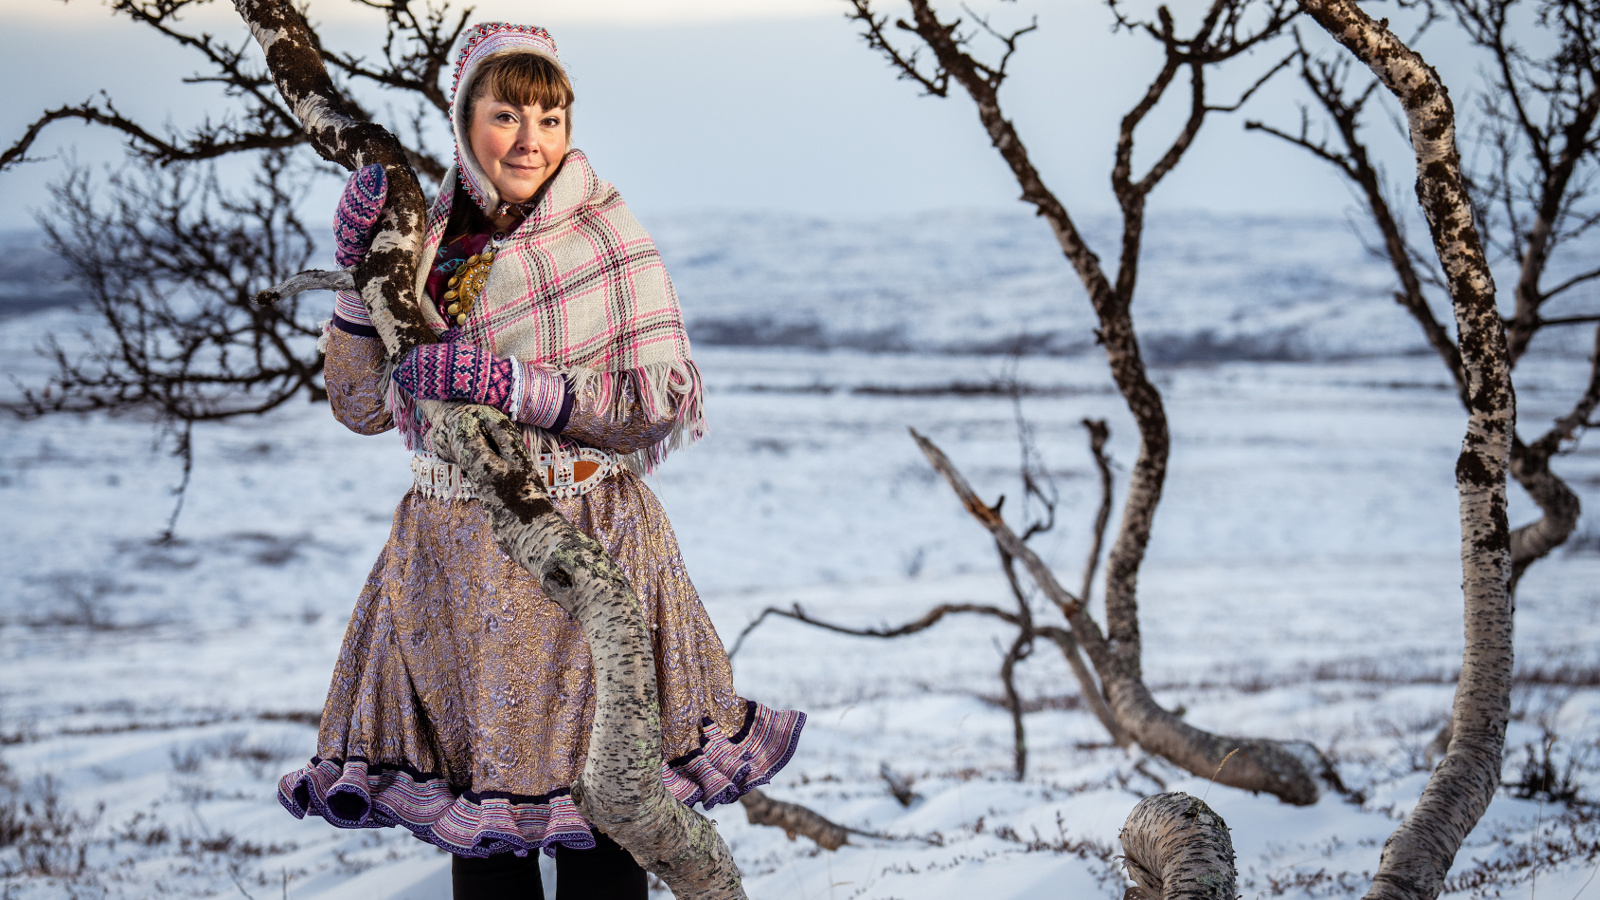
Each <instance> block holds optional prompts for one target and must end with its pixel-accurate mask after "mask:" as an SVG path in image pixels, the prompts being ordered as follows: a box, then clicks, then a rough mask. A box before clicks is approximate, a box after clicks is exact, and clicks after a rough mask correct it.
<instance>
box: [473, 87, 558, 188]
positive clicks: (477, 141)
mask: <svg viewBox="0 0 1600 900" xmlns="http://www.w3.org/2000/svg"><path fill="white" fill-rule="evenodd" d="M468 138H469V140H470V141H471V142H472V155H473V156H476V157H477V158H478V165H480V166H482V167H483V171H484V172H485V173H487V174H488V176H489V181H490V182H491V183H493V184H494V187H495V190H497V191H499V192H500V199H501V200H502V201H504V202H506V203H526V202H527V201H529V200H531V199H533V195H534V192H535V191H537V190H539V188H540V186H542V185H543V184H544V183H545V181H546V180H547V179H549V177H550V175H551V174H552V173H554V172H555V170H556V167H557V166H559V165H560V164H561V160H562V159H563V158H564V157H565V156H566V155H567V111H566V110H565V109H545V108H544V107H542V106H539V105H537V104H535V105H533V106H517V105H515V104H513V103H507V102H506V101H504V100H496V99H495V98H494V97H489V96H485V97H480V98H478V100H477V102H476V103H475V104H474V105H473V108H472V129H471V131H470V133H469V134H468Z"/></svg>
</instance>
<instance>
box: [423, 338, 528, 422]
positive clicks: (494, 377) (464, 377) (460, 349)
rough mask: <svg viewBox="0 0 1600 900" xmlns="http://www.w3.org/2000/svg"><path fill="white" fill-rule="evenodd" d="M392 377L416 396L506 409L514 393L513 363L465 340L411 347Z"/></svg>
mask: <svg viewBox="0 0 1600 900" xmlns="http://www.w3.org/2000/svg"><path fill="white" fill-rule="evenodd" d="M393 377H394V383H395V384H396V385H397V386H398V387H399V388H400V390H402V391H405V392H406V393H407V394H410V395H411V396H412V397H415V398H417V399H418V400H470V401H472V402H473V403H482V404H484V405H486V406H493V407H495V408H497V409H500V410H502V411H509V410H510V408H511V401H512V400H513V398H515V397H516V394H515V392H514V391H513V388H514V387H515V386H516V380H517V376H516V364H515V363H513V362H512V361H511V360H509V359H500V358H498V357H496V356H494V355H493V354H492V353H490V352H489V351H487V350H485V349H483V348H482V347H479V346H478V345H476V344H472V343H468V342H466V341H446V342H444V343H438V344H423V345H421V346H418V347H413V348H412V349H411V352H409V353H407V354H406V355H405V358H404V359H402V360H400V364H399V365H398V366H395V369H394V376H393Z"/></svg>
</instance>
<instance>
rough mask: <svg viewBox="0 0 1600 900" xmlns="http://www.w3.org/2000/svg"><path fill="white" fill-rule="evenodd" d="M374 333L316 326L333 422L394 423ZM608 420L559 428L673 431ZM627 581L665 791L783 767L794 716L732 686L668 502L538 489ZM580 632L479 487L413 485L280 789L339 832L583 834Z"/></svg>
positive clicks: (618, 441)
mask: <svg viewBox="0 0 1600 900" xmlns="http://www.w3.org/2000/svg"><path fill="white" fill-rule="evenodd" d="M381 361H382V346H381V344H380V343H379V342H378V340H377V339H375V338H370V337H361V336H358V335H353V334H348V333H346V332H344V331H340V330H338V329H334V330H332V331H330V332H329V344H328V348H327V367H326V370H325V371H326V381H327V386H328V396H329V401H330V404H331V406H332V408H333V413H334V415H335V417H337V418H338V419H339V421H340V422H342V423H344V424H345V425H346V426H347V427H349V428H350V429H352V430H354V431H357V432H359V433H362V434H376V433H378V432H381V431H385V430H388V429H389V428H391V427H393V420H392V418H391V416H390V413H389V411H388V409H387V408H386V407H385V405H384V402H383V396H382V393H381V385H382V380H381V377H380V375H379V365H380V363H381ZM641 419H642V417H641V416H640V414H639V413H638V412H637V406H635V411H634V412H633V413H632V414H630V415H628V416H626V417H624V418H622V419H615V418H611V417H608V416H605V415H601V414H599V413H597V412H596V411H595V410H593V409H591V408H587V406H586V404H585V402H584V399H583V398H582V397H578V398H576V399H575V407H574V409H573V411H572V414H571V417H570V419H569V422H568V425H567V427H566V430H565V431H564V432H563V437H564V438H567V439H571V440H573V441H575V442H577V443H579V444H584V445H588V446H593V447H598V448H602V449H607V450H615V451H617V452H620V453H628V452H631V451H633V450H635V449H638V448H639V447H642V446H648V445H649V444H652V443H654V442H655V441H657V440H659V439H660V438H661V437H662V436H663V435H664V434H665V430H666V429H667V428H670V427H671V426H670V423H651V422H647V421H642V420H641ZM553 502H554V503H555V505H556V507H557V509H559V510H560V511H561V514H562V515H563V516H565V517H566V518H567V520H568V521H569V522H571V523H572V524H573V525H574V526H575V527H577V528H578V529H579V530H581V531H583V532H584V533H586V534H588V535H591V536H592V537H594V538H595V539H597V540H598V541H600V543H601V544H603V545H604V546H605V548H606V550H607V552H609V553H610V554H611V556H612V557H613V558H614V559H615V560H616V561H617V563H618V564H619V565H620V566H621V567H622V568H623V570H624V571H625V572H626V573H627V575H628V579H629V580H630V581H631V582H632V584H633V587H634V590H635V591H636V592H637V594H638V597H639V600H640V602H641V603H642V604H643V606H644V611H645V618H646V621H648V622H649V624H650V627H651V629H652V634H653V636H654V650H655V658H656V671H657V677H658V683H659V690H660V699H661V731H662V749H663V755H664V757H665V758H664V759H663V761H662V765H661V776H662V778H663V780H664V781H665V783H666V787H667V789H668V790H669V791H671V793H672V794H673V795H674V796H676V797H677V798H678V799H679V800H682V801H683V802H685V803H691V804H692V803H695V802H698V803H700V804H702V805H703V806H705V807H711V806H714V805H717V804H719V803H727V802H730V801H732V800H734V799H736V798H738V797H739V796H740V795H741V794H743V793H744V792H745V791H748V790H750V789H751V788H753V787H756V786H757V785H760V784H764V783H765V782H766V781H767V780H768V779H770V778H771V777H772V776H773V775H774V774H776V772H777V771H778V770H779V769H781V768H782V767H783V765H784V764H785V763H787V762H788V761H789V758H790V757H791V756H792V755H793V753H794V748H795V744H796V742H797V740H798V739H799V735H800V729H801V727H802V726H803V725H804V722H805V716H804V714H802V713H799V712H795V711H788V710H773V709H769V708H767V707H765V706H762V705H761V704H758V703H755V702H753V701H749V700H745V699H743V698H741V697H739V696H738V695H737V694H736V693H735V692H734V688H733V677H732V671H731V669H730V668H729V665H728V658H727V654H726V653H725V652H724V650H723V647H722V642H721V640H720V639H719V638H718V637H717V634H716V631H715V630H714V629H713V628H712V625H711V621H710V619H709V618H708V617H707V616H706V612H705V609H704V608H703V607H702V606H701V604H700V599H699V597H698V595H697V594H696V593H695V589H694V585H693V584H691V583H690V581H689V576H688V573H687V572H686V571H685V569H684V564H683V558H682V555H681V554H680V553H679V550H678V544H677V539H676V538H675V537H674V536H673V532H672V526H671V524H670V523H669V522H668V521H667V516H666V512H665V510H663V509H662V507H661V504H660V502H659V501H658V500H657V499H656V497H655V495H654V494H653V493H651V491H650V490H649V488H648V487H646V486H645V484H644V481H643V480H642V479H640V478H639V477H638V476H636V475H634V474H633V473H632V472H630V471H628V470H627V469H621V470H620V471H618V472H617V474H614V475H612V476H610V477H608V478H606V479H605V480H604V481H602V482H601V483H600V484H599V485H597V486H596V487H594V488H593V489H592V490H590V491H589V492H588V493H586V494H583V495H582V496H578V497H573V498H568V499H555V500H554V501H553ZM594 704H595V693H594V676H593V673H592V671H591V662H590V658H589V647H588V643H587V641H586V640H585V638H584V636H583V633H582V632H581V631H580V630H579V629H578V627H577V625H576V623H574V622H573V620H572V619H571V618H570V617H568V615H567V614H566V612H565V611H563V610H562V609H561V608H560V607H559V606H557V605H556V604H555V603H554V602H553V601H551V600H550V599H549V598H548V597H546V596H545V594H544V592H543V591H542V590H541V589H540V587H539V584H538V582H537V581H536V580H535V579H534V578H533V577H532V576H530V575H529V574H528V573H527V572H526V571H524V570H523V569H522V568H521V567H520V566H519V565H517V563H515V562H514V561H512V560H511V558H510V557H508V556H506V555H505V553H504V552H502V551H501V550H500V548H499V546H498V545H497V544H496V542H495V539H494V536H493V533H492V531H491V528H490V524H489V518H488V515H487V513H486V512H485V510H484V508H483V506H482V504H481V503H480V502H479V501H477V500H476V499H439V498H437V497H433V496H427V495H426V494H425V493H424V492H423V491H420V490H418V489H416V488H413V489H412V490H411V491H410V492H409V493H407V494H406V496H405V497H404V498H403V499H402V500H401V501H400V505H399V507H398V508H397V509H396V510H395V515H394V527H393V530H392V531H391V532H390V535H389V541H388V543H387V544H385V545H384V548H383V551H382V552H381V553H380V554H379V556H378V561H377V563H376V564H375V565H374V566H373V567H372V573H371V574H370V575H369V576H368V577H367V582H366V586H365V588H364V589H363V590H362V592H361V596H360V598H359V599H358V600H357V601H356V606H355V611H354V613H353V614H352V615H351V617H350V625H349V628H348V630H347V631H346V632H345V637H344V645H343V648H342V649H341V651H340V653H339V660H338V663H337V665H336V666H335V668H334V672H333V680H332V684H331V685H330V687H329V689H328V699H327V704H326V706H325V707H324V708H323V711H322V724H321V727H320V729H319V731H318V735H317V755H316V757H314V758H313V759H312V760H311V763H310V764H309V765H307V766H305V767H304V768H302V769H300V770H298V771H296V772H292V773H290V774H288V775H285V776H284V777H283V779H282V780H281V781H280V783H279V788H278V797H279V800H280V802H282V803H283V805H284V806H285V807H286V808H287V809H288V810H289V811H290V812H291V813H293V814H294V815H296V816H297V817H299V816H305V815H306V814H307V813H310V814H314V815H318V816H322V817H323V818H325V819H327V820H328V821H329V822H331V823H333V824H335V825H338V826H340V827H346V828H370V827H384V826H393V825H400V826H404V827H405V828H408V829H410V830H411V831H412V832H413V833H414V834H416V835H417V836H418V837H420V838H422V839H424V840H427V841H430V842H432V843H434V844H437V845H439V846H440V847H443V848H444V849H446V850H448V851H450V852H451V853H455V854H458V855H463V856H488V855H492V854H497V853H505V852H516V853H519V854H520V853H526V852H528V851H529V850H534V849H543V850H545V851H546V852H548V853H554V852H555V845H557V844H565V845H567V846H570V847H573V848H575V849H581V848H587V847H591V846H593V845H594V838H593V835H592V833H591V830H590V826H589V823H588V822H587V821H585V820H584V818H583V817H582V816H581V815H579V814H578V811H577V809H576V807H575V806H574V805H573V803H572V799H571V797H570V796H569V790H570V787H571V785H572V783H573V781H574V780H575V779H576V778H577V776H578V774H579V773H580V772H581V771H582V768H583V763H584V758H585V755H586V752H587V748H588V738H589V728H590V723H591V721H592V719H593V715H594Z"/></svg>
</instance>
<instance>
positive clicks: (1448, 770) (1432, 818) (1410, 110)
mask: <svg viewBox="0 0 1600 900" xmlns="http://www.w3.org/2000/svg"><path fill="white" fill-rule="evenodd" d="M1300 6H1301V8H1302V9H1303V10H1305V11H1306V12H1307V13H1308V14H1309V15H1310V16H1311V17H1312V18H1314V19H1316V21H1317V24H1319V25H1321V26H1322V27H1323V28H1325V29H1327V31H1328V32H1329V33H1330V34H1332V35H1333V37H1334V38H1335V39H1336V40H1338V41H1339V43H1341V44H1343V45H1344V46H1345V48H1346V49H1348V50H1349V51H1350V52H1351V53H1353V54H1354V55H1355V56H1356V58H1357V59H1359V60H1361V61H1362V62H1363V63H1365V64H1366V65H1367V66H1368V67H1369V68H1371V69H1372V71H1373V73H1374V74H1375V75H1377V76H1378V79H1379V80H1380V81H1382V82H1383V84H1384V86H1385V87H1386V88H1388V89H1389V90H1390V91H1391V92H1392V93H1393V94H1394V95H1395V97H1397V98H1398V99H1399V101H1400V104H1401V106H1402V107H1403V108H1404V109H1405V111H1406V118H1407V120H1408V122H1409V124H1410V131H1411V144H1412V147H1413V149H1414V150H1415V151H1416V157H1417V199H1418V201H1419V202H1420V203H1421V204H1422V210H1423V213H1424V215H1425V216H1426V217H1427V219H1428V228H1429V231H1430V233H1431V234H1432V237H1433V245H1434V250H1435V252H1437V253H1438V256H1439V261H1440V263H1441V264H1442V265H1443V267H1444V272H1445V276H1446V279H1447V280H1448V283H1449V286H1450V297H1451V301H1452V304H1453V306H1454V308H1455V315H1456V326H1457V330H1458V331H1459V333H1460V347H1461V362H1462V370H1463V373H1464V376H1465V377H1464V383H1465V395H1466V397H1465V399H1466V406H1467V413H1468V418H1467V433H1466V437H1465V438H1464V439H1463V440H1462V444H1461V454H1460V456H1459V457H1458V458H1457V460H1456V490H1457V492H1458V493H1459V495H1460V498H1461V503H1460V510H1461V512H1460V514H1461V565H1462V593H1463V596H1464V601H1465V607H1466V649H1465V651H1464V652H1463V654H1462V661H1461V679H1460V681H1459V682H1458V683H1457V685H1456V696H1455V704H1454V708H1453V709H1452V711H1451V723H1450V724H1451V739H1450V744H1449V749H1448V750H1447V751H1446V753H1445V756H1444V759H1443V760H1441V761H1440V763H1439V766H1438V767H1437V768H1436V769H1435V770H1434V772H1433V777H1432V778H1430V779H1429V780H1428V784H1427V786H1426V787H1425V788H1424V789H1423V791H1422V798H1421V799H1420V800H1419V801H1418V803H1417V806H1416V808H1415V809H1413V810H1412V812H1411V815H1409V816H1407V817H1406V819H1405V821H1404V822H1402V823H1401V824H1400V827H1399V828H1397V829H1395V832H1394V834H1392V835H1390V836H1389V840H1388V841H1387V842H1385V844H1384V847H1383V855H1382V858H1381V859H1380V861H1379V864H1378V873H1377V875H1375V876H1374V877H1373V883H1372V887H1371V889H1369V890H1368V892H1367V894H1366V897H1367V900H1433V898H1435V897H1438V896H1439V893H1440V891H1441V890H1442V889H1443V886H1444V878H1445V875H1446V873H1448V872H1449V870H1450V865H1451V863H1452V862H1453V861H1454V860H1455V856H1456V853H1457V852H1458V851H1459V850H1460V849H1461V844H1462V841H1463V840H1464V839H1465V838H1466V836H1467V834H1468V833H1469V832H1471V831H1472V829H1473V827H1474V826H1475V825H1476V824H1477V822H1478V820H1479V819H1480V818H1481V817H1482V816H1483V813H1484V810H1486V809H1487V808H1488V806H1489V802H1490V800H1492V799H1493V798H1494V792H1495V789H1496V787H1498V785H1499V783H1500V766H1501V757H1502V753H1503V751H1504V748H1505V734H1506V721H1507V719H1508V718H1509V714H1510V707H1511V666H1512V643H1511V637H1512V609H1511V598H1510V578H1511V529H1510V525H1509V522H1508V520H1507V518H1506V471H1507V465H1508V461H1509V458H1510V455H1511V442H1512V429H1513V426H1514V423H1515V420H1516V399H1515V396H1514V395H1513V393H1512V389H1511V378H1510V365H1509V361H1508V355H1507V350H1506V337H1505V331H1504V329H1503V327H1502V324H1501V319H1500V315H1499V311H1498V310H1497V309H1496V307H1495V291H1494V281H1493V279H1492V278H1491V277H1490V274H1489V266H1488V262H1487V260H1486V259H1485V257H1484V253H1483V242H1482V240H1481V238H1480V237H1479V235H1478V232H1477V230H1476V228H1475V227H1474V225H1473V222H1472V207H1471V204H1470V203H1468V199H1467V195H1466V192H1465V190H1464V188H1463V184H1462V179H1461V164H1460V156H1459V155H1458V153H1457V151H1456V143H1455V112H1454V109H1453V108H1452V106H1451V104H1450V96H1449V93H1448V91H1447V90H1446V89H1445V86H1444V84H1443V83H1442V82H1441V81H1440V80H1439V76H1438V73H1436V72H1435V71H1434V70H1433V69H1432V68H1431V67H1430V66H1428V64H1427V63H1426V62H1425V61H1423V59H1422V57H1420V56H1418V55H1417V54H1416V53H1415V52H1414V51H1412V50H1411V48H1409V47H1407V46H1406V45H1405V44H1404V43H1403V42H1402V41H1401V40H1400V39H1399V38H1397V37H1395V36H1394V35H1393V34H1392V33H1390V32H1389V30H1388V25H1387V22H1375V21H1373V20H1372V19H1371V17H1369V16H1368V15H1367V14H1366V13H1364V12H1362V11H1361V10H1360V9H1359V8H1358V7H1357V6H1356V5H1355V3H1354V2H1353V0H1300ZM1135 824H1136V823H1134V822H1133V821H1132V820H1131V819H1130V821H1129V824H1128V826H1127V827H1126V829H1125V831H1134V830H1136V829H1135V827H1134V826H1135ZM1152 827H1155V826H1154V825H1152V824H1151V822H1150V821H1141V822H1140V823H1138V829H1137V830H1138V831H1140V832H1143V831H1146V830H1149V829H1150V828H1152ZM1135 839H1136V840H1145V841H1147V842H1148V837H1147V836H1145V835H1142V834H1141V835H1139V836H1137V837H1136V838H1135ZM1124 840H1125V841H1126V840H1127V838H1126V837H1125V839H1124ZM1130 855H1131V853H1130Z"/></svg>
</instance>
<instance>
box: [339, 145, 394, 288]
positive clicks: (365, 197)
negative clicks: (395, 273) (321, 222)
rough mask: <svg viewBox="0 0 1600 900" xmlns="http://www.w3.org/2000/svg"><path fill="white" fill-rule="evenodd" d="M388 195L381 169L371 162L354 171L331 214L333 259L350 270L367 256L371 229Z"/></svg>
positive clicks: (370, 242) (386, 183)
mask: <svg viewBox="0 0 1600 900" xmlns="http://www.w3.org/2000/svg"><path fill="white" fill-rule="evenodd" d="M388 193H389V180H388V178H386V177H385V176H384V174H383V166H380V165H378V164H377V163H373V164H372V165H370V166H365V167H363V168H360V169H357V170H356V171H355V173H354V174H352V175H351V176H350V181H349V182H348V183H347V184H345V186H344V193H343V194H341V195H340V196H339V206H338V208H337V209H335V210H334V213H333V258H334V260H335V261H337V262H338V263H339V265H341V266H344V267H345V268H349V267H350V266H353V265H355V264H356V263H358V262H361V258H362V257H364V256H366V255H367V248H368V247H370V246H372V226H373V225H376V224H377V222H378V214H379V213H381V212H383V199H384V197H386V196H387V195H388Z"/></svg>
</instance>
